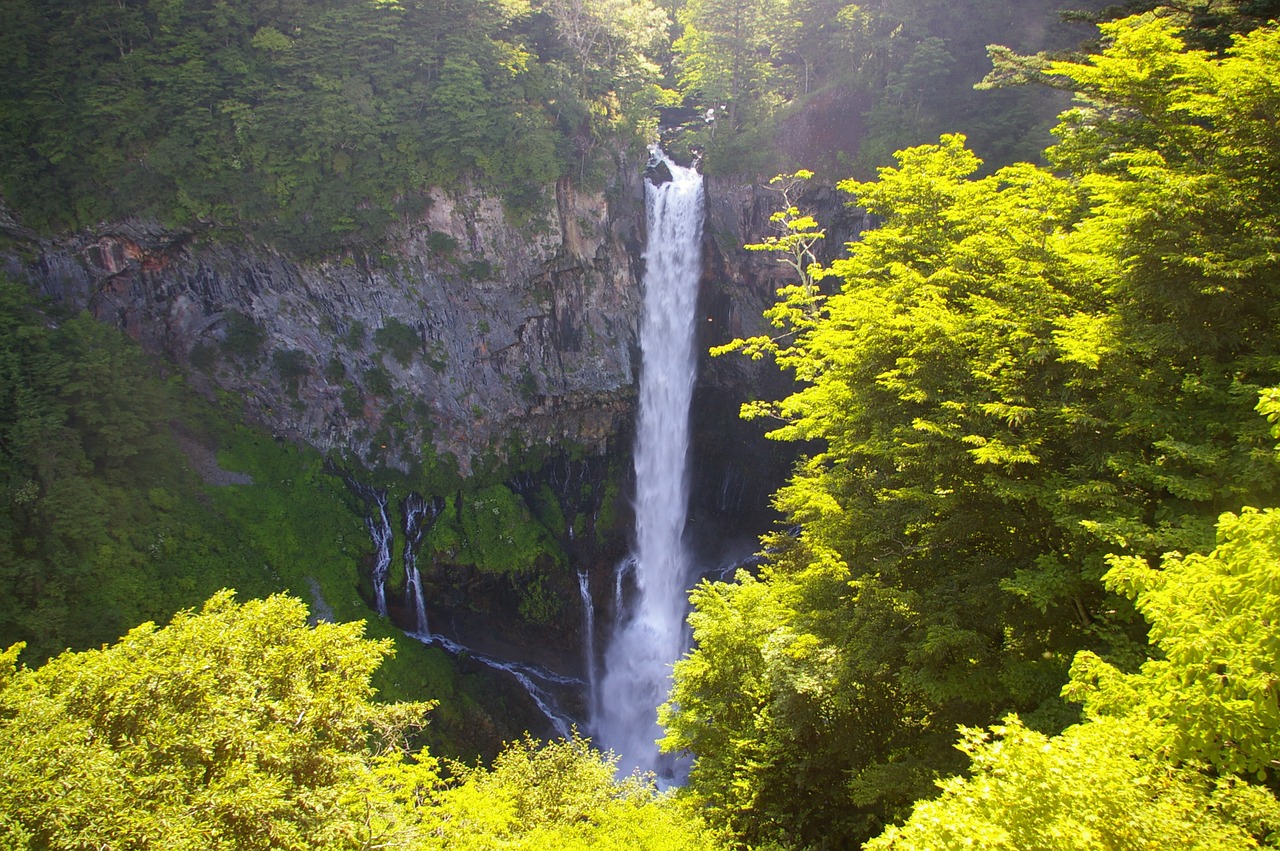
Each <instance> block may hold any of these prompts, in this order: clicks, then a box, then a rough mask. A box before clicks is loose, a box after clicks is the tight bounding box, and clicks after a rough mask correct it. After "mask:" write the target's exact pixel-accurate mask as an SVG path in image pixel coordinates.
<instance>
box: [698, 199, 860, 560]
mask: <svg viewBox="0 0 1280 851" xmlns="http://www.w3.org/2000/svg"><path fill="white" fill-rule="evenodd" d="M706 191H707V221H706V226H705V228H704V245H703V263H704V267H705V268H704V272H703V278H702V286H701V290H700V293H699V305H698V307H699V311H700V322H699V330H700V335H699V340H698V348H699V349H700V350H701V351H703V352H706V351H707V350H709V349H710V348H712V347H714V346H719V345H723V344H725V343H727V342H729V341H730V340H733V339H735V338H738V337H749V336H753V335H756V334H761V333H772V332H773V331H774V330H775V329H769V328H768V326H767V324H766V323H765V322H764V320H763V313H764V311H765V310H766V309H767V308H768V307H770V306H771V305H773V303H774V301H775V300H776V298H777V290H778V288H779V287H781V286H784V285H785V284H788V283H793V281H792V280H791V279H790V277H789V276H790V275H791V274H792V272H791V269H790V268H789V267H787V266H785V265H784V264H782V263H780V262H778V260H777V258H775V257H774V256H772V255H770V254H769V253H768V252H760V251H747V250H746V249H744V248H743V247H742V246H743V245H745V244H747V243H754V242H760V241H762V239H763V238H764V237H765V236H768V235H770V234H773V233H774V231H773V230H772V227H773V225H772V223H771V222H770V221H769V217H770V216H771V215H772V214H773V213H774V212H775V211H776V210H777V209H778V208H779V206H780V203H781V196H780V194H779V193H778V192H777V191H775V190H773V189H772V188H770V187H768V186H767V185H759V184H750V183H745V182H742V181H740V180H735V179H732V178H722V177H709V178H707V183H706ZM849 200H850V199H849V197H848V196H846V195H844V194H843V193H839V192H837V191H835V190H834V189H833V188H831V187H829V186H827V187H822V186H815V187H812V188H810V189H809V190H808V191H807V192H806V193H805V194H804V195H803V196H802V197H801V198H800V199H799V204H800V206H801V207H802V208H803V209H804V210H805V211H806V212H809V213H810V214H812V215H813V216H814V217H815V218H816V219H817V220H818V222H819V224H820V226H821V227H822V228H823V229H824V231H825V232H826V238H825V239H824V240H822V241H821V242H819V244H818V246H817V250H818V254H819V259H820V260H821V261H822V262H824V263H826V262H829V261H830V260H831V259H833V258H835V257H837V256H839V255H840V254H842V253H843V252H844V246H845V243H847V242H849V241H852V240H854V239H856V238H857V235H858V234H859V233H861V232H862V230H863V229H864V228H866V227H867V226H868V225H869V222H868V220H867V217H866V214H865V212H864V211H862V210H860V209H856V208H851V207H849V206H848V201H849ZM792 389H793V387H792V384H791V380H790V378H789V376H787V375H785V374H784V373H782V372H781V371H779V370H778V369H777V367H776V366H775V365H774V364H773V363H772V362H769V361H767V360H762V361H753V360H751V359H749V358H747V357H745V356H743V355H740V354H729V355H725V356H722V357H717V358H711V357H704V358H703V362H702V363H701V364H700V365H699V370H698V387H697V390H696V392H695V393H694V404H693V410H692V418H693V423H692V425H693V442H694V445H695V446H696V447H697V448H696V450H695V452H694V453H693V455H694V468H693V471H692V475H693V481H692V486H693V497H692V499H691V504H692V505H693V506H695V512H694V517H693V522H694V529H695V539H697V538H701V539H702V540H707V541H721V540H726V539H729V540H731V539H732V538H733V537H734V535H735V534H736V533H739V532H740V531H741V530H743V529H749V530H751V529H753V530H755V531H760V530H762V529H763V528H766V527H767V524H768V523H769V522H770V519H771V518H772V516H773V515H772V512H771V509H770V505H769V500H770V496H771V495H772V493H773V491H774V490H775V489H776V488H777V487H778V486H779V485H780V484H781V483H782V482H783V481H784V480H785V478H786V476H787V474H788V473H789V472H790V469H791V466H792V464H793V462H794V460H795V456H796V453H797V451H798V450H799V449H800V447H796V446H795V445H793V444H779V443H776V442H774V441H770V440H767V439H765V437H764V434H765V432H766V431H768V430H769V429H770V428H771V426H770V425H769V424H768V423H764V422H759V421H757V422H744V421H742V420H741V419H739V417H738V411H739V409H740V407H741V405H742V403H743V402H745V401H747V400H748V399H781V398H782V397H784V396H785V395H787V394H788V393H789V392H791V390H792ZM699 527H706V528H705V530H700V529H699Z"/></svg>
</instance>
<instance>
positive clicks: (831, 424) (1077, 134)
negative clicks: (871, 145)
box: [664, 15, 1280, 848]
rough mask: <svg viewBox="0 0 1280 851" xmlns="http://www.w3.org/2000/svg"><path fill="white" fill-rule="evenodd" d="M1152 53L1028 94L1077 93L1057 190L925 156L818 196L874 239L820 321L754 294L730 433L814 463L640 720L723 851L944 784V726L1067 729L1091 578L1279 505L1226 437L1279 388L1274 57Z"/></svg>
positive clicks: (1108, 57) (1116, 54)
mask: <svg viewBox="0 0 1280 851" xmlns="http://www.w3.org/2000/svg"><path fill="white" fill-rule="evenodd" d="M1181 32H1182V25H1181V24H1180V23H1179V22H1178V21H1177V20H1176V19H1173V18H1170V17H1161V16H1155V15H1148V16H1145V17H1142V18H1132V19H1125V20H1122V21H1117V22H1112V23H1107V24H1104V25H1103V26H1102V34H1103V37H1104V39H1105V42H1104V48H1103V50H1102V51H1101V52H1100V53H1099V54H1097V55H1095V56H1090V57H1087V58H1081V59H1079V60H1074V61H1065V60H1064V61H1058V62H1055V63H1052V64H1050V65H1049V66H1048V68H1047V69H1046V73H1048V74H1050V75H1053V77H1055V78H1056V79H1058V80H1064V79H1065V80H1067V81H1068V82H1069V83H1070V85H1071V87H1072V88H1074V89H1075V90H1076V91H1077V92H1078V93H1079V101H1078V106H1077V107H1076V108H1074V109H1072V110H1070V111H1068V112H1067V113H1065V114H1064V115H1063V117H1062V122H1061V124H1060V126H1059V128H1058V133H1059V138H1060V141H1059V143H1058V144H1057V145H1056V146H1055V147H1054V148H1052V149H1050V151H1049V152H1048V156H1049V158H1050V161H1051V162H1053V163H1054V165H1055V170H1054V171H1049V170H1047V169H1044V168H1040V167H1035V166H1032V165H1027V164H1020V165H1014V166H1010V167H1006V168H1003V169H1000V170H998V171H996V172H995V173H993V174H991V175H989V176H985V177H978V176H977V173H978V169H979V165H980V163H979V160H978V158H977V157H976V156H975V155H974V154H973V153H972V152H971V151H970V150H969V149H968V148H967V147H966V145H965V140H964V139H963V137H960V136H958V135H951V136H943V137H942V139H941V140H940V142H939V143H938V144H934V145H925V146H919V147H914V148H908V149H906V150H903V151H901V152H899V154H898V155H897V164H896V165H895V166H893V167H887V168H882V169H881V170H880V171H879V176H878V179H876V180H873V181H865V182H859V181H847V182H845V183H843V184H841V188H843V189H844V190H846V191H847V192H849V193H851V194H852V196H853V197H854V198H855V199H856V202H857V203H858V204H860V205H862V206H864V207H865V208H866V209H867V210H868V211H869V212H870V213H872V214H874V215H875V216H877V217H878V218H879V219H880V220H881V221H882V222H883V224H881V225H880V226H878V227H876V228H875V229H873V230H871V231H868V232H866V233H865V234H863V235H862V238H861V239H860V240H859V241H857V242H854V243H851V244H849V246H848V256H847V257H845V258H842V259H839V260H836V261H834V262H833V263H831V264H830V268H829V273H830V274H831V275H833V276H834V277H836V278H837V279H839V280H840V281H841V284H840V286H839V290H838V291H837V292H834V293H832V294H830V295H829V296H826V297H823V296H822V295H821V294H820V293H817V294H812V295H811V298H810V301H809V302H808V304H807V306H806V305H804V304H800V303H799V302H798V301H797V298H798V294H799V295H803V289H789V290H786V291H784V292H783V293H782V295H783V296H784V299H788V300H784V301H783V302H780V305H779V307H778V308H776V309H775V311H774V312H773V316H774V318H777V319H780V320H782V322H783V324H784V326H785V327H786V330H787V332H788V333H784V334H783V335H781V336H780V337H779V338H778V339H777V340H776V341H775V342H774V343H773V344H771V347H772V349H773V353H774V357H775V358H776V360H777V362H778V364H779V366H780V367H782V368H784V369H787V370H791V371H794V374H795V376H796V378H797V379H798V382H799V386H798V389H796V391H795V392H794V393H792V394H791V395H790V396H788V397H786V398H785V399H782V400H780V401H779V402H777V403H775V404H763V403H753V404H751V405H748V406H747V407H746V409H745V413H747V414H748V415H751V416H757V417H766V418H773V419H774V420H776V421H777V422H779V423H780V424H778V425H777V426H776V428H775V429H774V431H773V432H772V436H773V437H775V438H778V439H783V440H794V441H806V442H812V445H816V446H818V447H819V449H818V450H817V451H815V452H814V453H813V454H812V455H810V456H809V457H808V458H807V459H806V460H804V461H803V462H802V463H801V465H800V466H799V467H798V468H797V471H796V473H795V474H794V475H793V477H792V478H791V480H790V481H789V482H788V483H787V485H786V486H784V487H783V488H782V489H781V490H780V491H779V492H778V494H777V496H776V504H777V506H778V508H779V509H780V510H781V511H782V512H783V514H784V515H785V518H786V519H785V524H786V526H787V528H788V530H789V531H788V532H787V533H779V534H775V535H772V536H770V537H768V538H767V539H766V541H765V544H766V546H767V548H768V549H767V553H768V560H767V564H766V566H765V567H764V568H763V569H762V570H761V571H760V575H759V576H758V577H754V576H750V575H747V574H740V575H739V577H738V580H737V581H736V582H734V583H710V584H704V585H703V586H701V587H700V588H699V589H697V590H696V591H695V593H694V595H693V599H694V604H695V612H694V614H693V616H692V617H691V622H692V624H693V627H694V637H695V641H696V645H697V646H696V649H695V650H694V651H693V652H692V653H691V654H690V656H689V657H688V658H687V659H685V660H683V661H681V662H680V663H678V664H677V668H676V676H675V685H674V689H673V692H672V697H671V702H670V703H669V704H668V705H667V707H666V708H665V710H664V717H665V721H666V723H667V739H666V741H665V745H666V746H667V747H669V748H672V749H687V750H690V751H692V753H693V754H694V756H695V757H696V762H695V765H694V769H693V775H692V778H691V787H692V789H693V791H694V793H695V794H696V795H697V796H699V797H700V798H701V799H702V800H704V801H705V802H706V803H707V804H708V805H709V806H710V807H711V808H712V812H713V813H715V817H716V818H717V819H718V820H719V821H720V822H721V823H723V824H724V825H726V826H727V827H729V828H730V829H731V830H732V831H733V832H734V833H735V835H736V836H737V837H738V841H740V842H742V843H743V844H744V845H745V844H759V843H766V842H774V843H777V844H779V845H781V846H783V847H792V846H794V847H807V848H824V847H845V846H847V845H848V844H849V843H850V842H852V841H856V840H861V839H865V838H867V837H868V836H871V835H874V834H875V833H877V832H879V830H880V829H881V827H883V825H885V824H887V823H889V822H891V821H893V820H895V819H897V818H900V817H902V816H903V815H905V813H906V812H907V807H908V806H909V804H910V802H911V801H913V800H914V799H915V798H917V797H921V796H926V795H928V794H930V789H931V787H932V784H933V779H934V778H935V777H936V776H937V775H938V774H939V773H942V774H948V773H954V772H957V771H959V770H961V769H963V767H964V765H965V759H964V758H963V755H962V754H960V753H959V752H957V751H955V750H954V749H953V748H952V747H951V745H952V743H953V742H954V740H955V736H956V733H955V731H956V729H957V727H960V726H963V727H967V728H975V727H983V726H986V725H989V724H991V723H993V722H994V721H995V720H996V719H999V718H1001V717H1003V716H1005V715H1006V714H1008V713H1011V712H1013V713H1018V717H1019V719H1020V720H1019V721H1018V722H1016V724H1015V723H1013V722H1011V723H1010V725H1009V729H1010V730H1011V731H1013V732H1011V733H1010V734H1009V735H1010V736H1011V739H1010V741H1011V742H1013V741H1015V740H1016V741H1018V742H1033V741H1038V740H1034V737H1033V734H1032V733H1031V732H1029V731H1040V732H1039V733H1036V734H1035V735H1040V734H1046V735H1049V734H1053V733H1056V732H1058V731H1060V730H1062V729H1063V728H1064V727H1065V726H1067V725H1069V724H1071V723H1072V722H1074V721H1075V720H1077V716H1076V714H1075V710H1074V709H1073V707H1072V706H1071V705H1070V704H1069V703H1068V702H1066V701H1064V700H1063V698H1062V697H1061V695H1060V689H1061V686H1062V685H1063V683H1064V682H1065V681H1066V680H1067V675H1068V669H1069V667H1070V666H1071V665H1072V662H1073V659H1074V660H1080V659H1088V658H1098V659H1103V660H1106V661H1107V663H1108V664H1110V665H1113V666H1115V667H1116V668H1117V669H1118V670H1133V669H1135V668H1137V666H1139V665H1140V664H1141V663H1142V660H1143V659H1144V658H1145V657H1146V654H1147V650H1146V649H1145V646H1144V645H1145V629H1144V628H1143V625H1142V623H1141V622H1140V620H1139V619H1138V618H1137V616H1136V614H1135V612H1134V609H1133V606H1132V604H1131V603H1130V601H1129V599H1128V597H1127V596H1126V595H1124V594H1117V593H1116V592H1117V590H1119V586H1117V585H1116V584H1115V583H1114V582H1112V583H1107V582H1104V581H1103V576H1104V574H1106V573H1107V571H1108V565H1109V564H1110V562H1109V558H1111V557H1113V556H1116V557H1123V558H1130V559H1142V560H1146V561H1151V562H1154V561H1156V560H1158V559H1159V558H1160V557H1161V556H1162V555H1163V554H1165V553H1170V552H1177V553H1183V554H1187V553H1193V552H1208V551H1209V550H1210V549H1211V548H1212V547H1213V544H1214V537H1213V533H1214V524H1215V521H1216V520H1217V518H1218V517H1219V515H1220V514H1221V513H1222V512H1224V511H1229V510H1238V509H1239V508H1240V506H1242V505H1246V504H1252V505H1274V504H1277V503H1280V469H1278V468H1277V464H1276V461H1275V458H1274V455H1273V453H1272V451H1271V446H1270V441H1269V438H1268V435H1267V434H1266V429H1265V426H1264V424H1263V423H1262V422H1261V420H1259V419H1258V418H1257V416H1256V415H1255V413H1254V410H1253V409H1254V406H1255V404H1256V401H1257V399H1258V394H1259V392H1260V391H1261V390H1262V388H1265V387H1270V386H1272V385H1274V384H1275V383H1277V381H1280V370H1278V367H1277V365H1278V364H1280V358H1278V357H1277V356H1278V355H1280V351H1278V350H1277V342H1278V341H1277V338H1276V335H1275V327H1276V322H1275V319H1276V315H1277V314H1276V311H1277V309H1280V290H1278V289H1277V281H1280V275H1277V271H1280V270H1278V269H1277V261H1276V257H1277V256H1278V255H1277V252H1276V240H1277V238H1278V235H1280V220H1278V219H1277V213H1276V211H1277V210H1278V209H1280V205H1278V203H1277V202H1280V197H1277V192H1278V191H1280V186H1278V185H1277V182H1276V180H1275V174H1277V173H1280V163H1277V161H1276V157H1277V151H1278V150H1280V147H1277V145H1276V144H1275V143H1276V141H1277V140H1276V139H1275V133H1276V123H1275V121H1274V116H1275V115H1276V114H1280V101H1277V96H1278V95H1277V89H1276V87H1275V85H1274V82H1273V81H1274V80H1275V79H1276V78H1277V76H1278V75H1280V74H1278V72H1280V68H1278V67H1277V57H1278V56H1280V32H1278V31H1277V30H1276V29H1275V28H1274V27H1263V28H1260V29H1256V30H1254V31H1253V32H1251V33H1249V34H1247V35H1244V36H1241V37H1238V38H1237V39H1236V41H1235V42H1234V45H1233V46H1232V48H1231V49H1229V50H1228V51H1226V52H1225V53H1224V54H1223V55H1216V54H1213V53H1210V52H1205V51H1202V50H1197V49H1192V48H1189V47H1188V46H1187V44H1186V41H1185V39H1184V38H1183V36H1182V35H1180V33H1181ZM769 348H770V346H763V347H761V348H757V349H756V351H757V352H761V351H765V350H768V349H769ZM1224 528H1231V527H1224ZM791 529H795V530H797V531H796V533H795V534H792V533H791V532H790V530H791ZM1112 575H1113V576H1115V575H1118V574H1115V573H1113V574H1112ZM1152 637H1153V640H1159V638H1160V635H1159V632H1158V630H1157V632H1155V633H1153V636H1152ZM1080 653H1086V654H1087V653H1092V654H1094V656H1088V655H1084V656H1081V655H1079V654H1080ZM1077 664H1079V663H1078V662H1077ZM1242 711H1246V712H1247V711H1248V710H1247V708H1246V709H1244V710H1242ZM1218 720H1221V719H1218ZM1214 723H1216V721H1215V722H1214ZM1018 725H1022V726H1018ZM1024 733H1025V735H1024ZM1081 735H1084V734H1081ZM1089 735H1093V734H1092V733H1090V734H1089ZM1028 736H1032V738H1027V737H1028ZM1011 747H1012V744H1011ZM1026 747H1028V748H1030V747H1033V744H1027V745H1026ZM982 748H983V746H981V745H980V744H978V743H977V741H976V740H971V741H970V745H969V752H970V753H972V754H974V755H975V756H977V755H979V754H981V753H985V751H984V750H983V749H982ZM1064 758H1066V757H1064ZM1236 768H1237V766H1232V769H1231V770H1236ZM1239 768H1241V770H1253V769H1252V768H1244V767H1243V765H1242V766H1239Z"/></svg>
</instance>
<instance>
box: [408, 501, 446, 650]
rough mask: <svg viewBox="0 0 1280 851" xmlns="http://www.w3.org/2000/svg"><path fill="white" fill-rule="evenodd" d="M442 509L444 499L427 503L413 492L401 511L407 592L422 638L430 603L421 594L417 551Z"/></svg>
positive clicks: (424, 632)
mask: <svg viewBox="0 0 1280 851" xmlns="http://www.w3.org/2000/svg"><path fill="white" fill-rule="evenodd" d="M443 510H444V500H442V499H441V498H440V497H438V496H437V497H432V499H431V500H430V501H428V500H426V499H423V498H422V495H421V494H417V493H410V494H409V495H408V496H406V497H405V498H404V501H403V502H401V503H400V511H401V513H402V514H403V515H404V576H405V586H406V589H405V592H406V596H410V597H412V598H413V610H414V615H415V621H416V626H415V630H414V631H415V632H417V633H419V634H421V635H427V634H429V633H430V632H431V630H430V628H429V627H428V625H427V601H426V599H425V597H424V595H423V593H422V576H421V574H420V573H419V572H418V552H419V551H420V550H421V549H422V541H423V539H424V538H426V536H427V533H428V532H430V531H431V527H432V526H433V525H435V519H436V518H437V517H439V516H440V512H441V511H443ZM406 602H408V601H407V600H406Z"/></svg>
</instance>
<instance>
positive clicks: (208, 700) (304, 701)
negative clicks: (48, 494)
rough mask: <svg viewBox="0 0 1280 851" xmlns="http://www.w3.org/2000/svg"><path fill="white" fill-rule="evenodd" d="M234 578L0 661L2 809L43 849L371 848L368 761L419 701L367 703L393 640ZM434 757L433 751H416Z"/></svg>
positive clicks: (376, 826)
mask: <svg viewBox="0 0 1280 851" xmlns="http://www.w3.org/2000/svg"><path fill="white" fill-rule="evenodd" d="M362 631H363V627H362V625H361V624H341V625H338V624H326V623H322V624H318V625H317V626H315V627H310V626H308V624H307V610H306V607H305V606H303V604H302V603H301V602H300V601H298V600H295V599H290V598H287V597H282V596H276V597H271V598H268V599H266V600H261V601H251V602H248V603H244V604H243V605H239V604H236V603H235V602H234V600H233V598H232V593H231V592H229V591H224V592H221V593H219V594H217V595H215V596H214V597H213V598H211V599H210V600H209V601H208V602H207V603H206V604H205V605H204V607H203V608H202V609H201V610H200V612H198V613H196V612H192V611H186V612H181V613H179V614H178V615H177V616H175V617H174V619H173V621H172V622H171V623H170V624H169V625H168V626H166V627H164V628H157V627H156V626H155V625H154V624H150V623H148V624H143V625H142V626H139V627H137V628H136V629H134V630H132V631H130V632H129V634H128V635H126V636H125V637H124V638H123V639H121V641H120V642H119V643H118V644H116V645H114V646H111V647H104V648H103V649H101V650H91V651H86V652H82V653H64V654H63V655H61V656H59V657H57V658H56V659H54V660H52V661H50V662H49V663H47V664H46V665H44V666H43V667H41V668H38V669H35V670H31V669H15V667H14V660H15V658H16V654H17V649H18V648H17V646H15V647H14V648H10V650H9V651H7V652H6V655H5V660H4V661H5V665H6V668H5V669H4V671H3V673H2V674H0V689H2V690H0V731H2V734H0V766H2V767H0V801H2V806H0V810H3V812H4V813H5V814H6V816H7V818H8V819H9V821H10V823H11V824H14V825H18V826H20V828H21V830H22V831H24V832H25V833H26V834H28V835H29V837H30V840H31V842H32V843H33V844H35V845H37V846H39V847H47V848H80V847H89V846H92V847H100V846H104V845H105V846H110V847H122V848H123V847H128V848H140V849H141V848H246V847H271V848H304V847H308V848H309V847H317V846H323V847H332V848H364V847H368V843H369V842H370V841H373V840H374V839H376V838H377V834H378V831H379V830H380V829H381V828H382V827H383V826H385V824H386V823H387V821H388V819H390V818H393V814H392V813H393V811H392V807H391V805H390V803H389V801H388V800H387V795H386V794H385V793H384V792H383V791H382V790H381V789H380V788H379V787H378V785H377V783H376V782H375V779H374V773H373V771H372V769H373V768H374V766H375V765H376V763H377V760H378V757H379V755H380V754H384V753H395V752H396V751H397V749H399V748H402V747H403V744H404V738H403V737H404V735H405V734H406V733H407V732H408V731H410V730H412V729H413V727H414V725H418V724H421V723H422V722H421V718H422V715H423V713H424V712H425V711H426V710H427V709H428V708H429V706H428V705H427V704H398V705H378V704H375V703H373V702H372V700H371V698H372V696H373V689H372V688H371V687H370V685H369V677H370V675H371V674H372V672H373V670H374V669H375V668H376V667H377V666H378V664H379V662H380V661H381V660H382V657H383V656H384V655H386V654H387V653H388V652H389V650H390V642H388V641H381V642H373V641H367V640H365V639H363V638H362V637H361V634H362ZM426 764H427V765H429V763H426Z"/></svg>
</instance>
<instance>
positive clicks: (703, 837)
mask: <svg viewBox="0 0 1280 851" xmlns="http://www.w3.org/2000/svg"><path fill="white" fill-rule="evenodd" d="M616 772H617V760H616V759H615V758H612V757H605V756H601V755H600V754H599V753H597V752H596V751H594V750H592V749H591V747H590V745H589V743H588V742H587V741H586V740H584V739H581V738H578V737H577V736H574V737H572V738H571V739H569V740H566V741H560V742H551V743H547V744H541V743H539V742H536V741H533V740H531V739H529V738H525V739H523V740H520V741H517V742H513V743H512V744H510V745H508V747H507V748H506V750H504V751H503V752H502V754H500V755H499V756H498V758H497V759H496V760H494V763H493V766H492V767H491V768H489V769H482V768H467V767H465V766H454V767H453V773H454V776H453V779H452V780H451V781H450V783H448V784H447V785H446V786H445V788H444V789H443V790H442V792H441V793H440V796H439V798H438V801H437V804H436V807H435V809H434V810H433V812H432V813H431V814H430V815H429V817H428V822H427V823H428V824H429V825H431V826H432V828H433V829H432V831H431V837H432V838H431V840H430V841H428V842H427V843H425V844H424V846H423V847H424V848H431V849H435V848H440V849H475V851H482V849H491V848H504V849H528V851H535V849H542V848H558V849H566V851H570V850H571V849H583V851H586V849H619V851H621V849H628V848H633V849H638V850H639V851H695V849H696V850H697V851H703V849H708V848H712V847H714V845H715V843H714V841H713V837H712V836H711V834H710V833H709V832H708V831H707V830H706V828H705V827H704V826H703V824H702V821H701V819H699V818H698V816H697V815H696V814H695V813H694V812H692V811H691V810H689V809H686V808H685V807H683V806H682V805H680V804H679V803H678V801H677V800H676V799H675V798H674V797H673V796H672V795H671V794H670V793H667V794H659V793H658V792H657V791H656V790H655V789H654V787H653V784H652V781H651V780H646V779H645V778H641V777H637V776H631V777H626V778H623V779H621V780H619V779H617V778H616V776H615V775H616Z"/></svg>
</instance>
